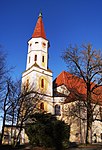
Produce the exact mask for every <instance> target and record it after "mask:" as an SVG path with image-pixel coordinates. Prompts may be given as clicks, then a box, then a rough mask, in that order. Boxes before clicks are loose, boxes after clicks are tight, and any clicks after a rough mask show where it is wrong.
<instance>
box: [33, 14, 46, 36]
mask: <svg viewBox="0 0 102 150" xmlns="http://www.w3.org/2000/svg"><path fill="white" fill-rule="evenodd" d="M38 37H42V38H44V39H46V34H45V31H44V24H43V21H42V13H40V14H39V17H38V20H37V23H36V26H35V29H34V32H33V34H32V38H38Z"/></svg>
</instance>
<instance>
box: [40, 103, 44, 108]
mask: <svg viewBox="0 0 102 150" xmlns="http://www.w3.org/2000/svg"><path fill="white" fill-rule="evenodd" d="M40 110H44V103H43V102H42V103H41V104H40Z"/></svg>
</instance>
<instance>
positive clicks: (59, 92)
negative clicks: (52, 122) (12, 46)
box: [22, 13, 102, 143]
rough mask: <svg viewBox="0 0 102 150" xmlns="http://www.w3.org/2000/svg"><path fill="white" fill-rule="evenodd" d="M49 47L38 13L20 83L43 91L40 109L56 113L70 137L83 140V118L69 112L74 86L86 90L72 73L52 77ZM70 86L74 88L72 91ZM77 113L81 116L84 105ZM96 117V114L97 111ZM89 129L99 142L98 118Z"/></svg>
mask: <svg viewBox="0 0 102 150" xmlns="http://www.w3.org/2000/svg"><path fill="white" fill-rule="evenodd" d="M49 47H50V44H49V41H48V39H47V38H46V33H45V30H44V24H43V20H42V14H41V13H40V14H39V16H38V20H37V23H36V26H35V29H34V32H33V34H32V37H31V39H30V40H29V41H28V54H27V64H26V70H25V71H24V72H23V74H22V85H25V86H26V85H29V86H32V87H33V88H34V90H35V91H37V92H38V93H39V94H42V95H44V97H43V98H42V99H41V100H40V102H39V103H40V104H39V107H40V109H43V110H44V111H46V112H50V113H52V114H54V115H56V116H57V117H58V119H62V120H64V121H65V122H66V123H68V124H69V125H70V127H71V130H70V134H71V136H70V141H72V142H78V143H85V132H86V122H85V121H84V120H85V119H83V120H82V119H80V117H75V116H74V115H72V114H70V110H71V109H72V108H73V107H74V108H73V109H75V107H76V106H77V105H78V102H79V101H78V100H76V98H75V97H74V93H75V92H76V91H77V89H78V92H79V93H80V94H83V95H84V94H85V92H86V91H85V86H84V83H83V81H82V79H79V78H77V79H76V78H72V75H71V74H70V73H68V72H65V71H63V72H61V74H60V75H59V76H58V77H56V79H55V80H54V81H53V79H52V77H53V74H52V71H51V70H50V69H49V67H48V61H49V57H48V56H49ZM72 89H74V91H73V92H72ZM75 89H76V91H75ZM100 107H102V101H101V102H100V103H99V105H98V106H97V109H96V111H97V110H99V108H100ZM83 110H84V111H83ZM101 110H102V109H101ZM68 112H69V113H68ZM80 113H81V115H83V118H85V116H86V111H85V108H83V109H82V110H81V112H80ZM97 117H99V118H100V112H99V115H98V116H97ZM92 130H93V131H92V132H91V133H90V136H91V139H92V141H91V142H94V141H95V140H96V141H97V142H102V122H100V121H94V122H93V127H92Z"/></svg>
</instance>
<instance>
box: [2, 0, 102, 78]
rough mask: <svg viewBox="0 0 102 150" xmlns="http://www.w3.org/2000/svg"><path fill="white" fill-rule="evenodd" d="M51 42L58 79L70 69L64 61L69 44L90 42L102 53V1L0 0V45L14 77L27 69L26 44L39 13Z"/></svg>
mask: <svg viewBox="0 0 102 150" xmlns="http://www.w3.org/2000/svg"><path fill="white" fill-rule="evenodd" d="M40 11H42V13H43V22H44V28H45V32H46V35H47V39H48V40H49V41H50V45H51V46H50V49H49V67H50V69H51V70H52V71H53V78H55V77H56V76H57V75H58V74H59V73H60V72H61V71H63V70H67V68H66V64H65V63H64V61H63V60H62V59H61V54H62V52H63V51H64V50H65V49H66V48H67V47H68V45H69V44H78V45H81V44H83V43H84V44H87V43H91V44H92V45H93V47H94V48H96V49H101V50H102V0H0V44H1V45H2V46H3V49H4V51H5V52H6V53H7V65H8V66H14V67H15V69H14V71H13V72H12V76H13V77H14V78H20V77H21V74H22V72H23V71H24V70H25V67H26V56H27V41H28V40H29V39H30V38H31V35H32V33H33V30H34V27H35V24H36V21H37V18H38V15H39V12H40Z"/></svg>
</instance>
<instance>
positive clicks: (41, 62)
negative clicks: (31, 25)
mask: <svg viewBox="0 0 102 150" xmlns="http://www.w3.org/2000/svg"><path fill="white" fill-rule="evenodd" d="M48 48H49V41H48V40H47V39H46V34H45V31H44V25H43V21H42V13H40V14H39V16H38V20H37V23H36V26H35V29H34V32H33V34H32V38H31V39H30V40H29V41H28V55H27V65H26V69H28V68H30V67H31V66H32V65H33V64H34V63H36V64H37V65H38V66H39V67H40V68H42V69H45V70H47V69H48Z"/></svg>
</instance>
